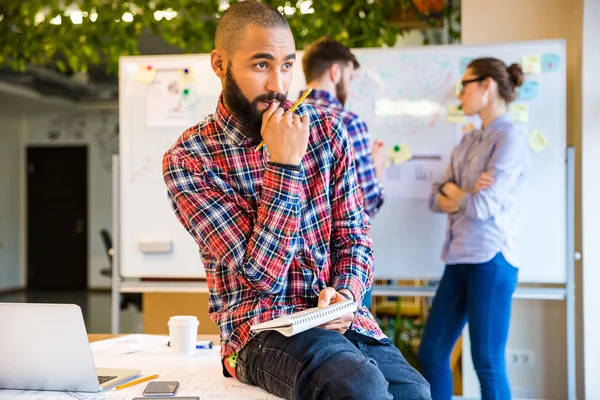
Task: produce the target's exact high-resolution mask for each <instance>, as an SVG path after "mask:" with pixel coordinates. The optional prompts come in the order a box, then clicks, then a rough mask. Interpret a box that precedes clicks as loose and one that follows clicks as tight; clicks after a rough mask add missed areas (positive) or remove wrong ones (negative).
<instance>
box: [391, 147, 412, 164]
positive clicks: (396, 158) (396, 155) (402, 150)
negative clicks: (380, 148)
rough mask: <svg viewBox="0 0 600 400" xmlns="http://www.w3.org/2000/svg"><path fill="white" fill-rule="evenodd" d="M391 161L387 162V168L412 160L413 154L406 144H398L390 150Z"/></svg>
mask: <svg viewBox="0 0 600 400" xmlns="http://www.w3.org/2000/svg"><path fill="white" fill-rule="evenodd" d="M388 155H389V157H390V158H389V160H388V162H387V165H386V166H387V167H389V166H390V165H391V163H394V165H398V164H402V163H403V162H406V161H408V160H410V159H411V158H412V152H411V151H410V149H409V148H408V145H407V144H406V143H402V144H397V145H395V146H394V147H392V148H391V149H389V150H388Z"/></svg>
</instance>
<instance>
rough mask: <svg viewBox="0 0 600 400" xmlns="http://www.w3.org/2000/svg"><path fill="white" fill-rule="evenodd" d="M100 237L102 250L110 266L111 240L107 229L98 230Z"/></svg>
mask: <svg viewBox="0 0 600 400" xmlns="http://www.w3.org/2000/svg"><path fill="white" fill-rule="evenodd" d="M100 237H101V238H102V243H104V248H105V250H106V256H107V257H108V261H109V262H110V265H111V266H112V255H113V251H112V238H111V236H110V233H109V232H108V230H107V229H100Z"/></svg>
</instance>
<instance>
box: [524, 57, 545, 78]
mask: <svg viewBox="0 0 600 400" xmlns="http://www.w3.org/2000/svg"><path fill="white" fill-rule="evenodd" d="M521 67H522V68H523V72H524V73H526V74H539V73H540V72H542V60H541V57H540V56H524V57H523V58H521Z"/></svg>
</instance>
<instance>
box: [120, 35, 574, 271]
mask: <svg viewBox="0 0 600 400" xmlns="http://www.w3.org/2000/svg"><path fill="white" fill-rule="evenodd" d="M353 52H354V53H355V54H356V56H357V58H358V60H359V62H360V64H361V68H360V69H359V70H358V71H357V72H358V73H357V74H356V78H355V79H354V80H353V82H352V90H351V91H350V97H349V98H348V101H347V104H346V105H347V107H348V109H350V110H352V111H354V112H356V113H357V114H359V115H360V116H361V117H362V118H363V119H364V120H365V121H366V123H367V125H368V127H369V131H370V134H371V139H378V140H381V141H383V142H384V143H385V144H386V146H387V147H388V148H393V147H394V146H396V145H404V144H406V145H408V146H409V148H410V150H411V152H412V154H413V159H412V160H411V161H408V162H406V163H403V164H399V165H395V164H393V163H392V165H391V166H390V167H389V168H388V169H387V170H386V182H385V185H386V200H385V203H384V206H383V207H382V209H381V211H380V213H379V214H378V215H377V216H376V217H375V218H373V219H372V221H371V222H372V229H371V235H372V237H373V242H374V250H375V277H376V278H378V279H387V278H390V279H439V277H440V276H441V273H442V271H443V263H442V261H441V259H440V255H441V250H442V244H443V241H444V234H445V229H446V216H445V215H443V214H434V213H432V212H430V211H429V210H428V208H427V201H426V199H424V196H425V195H426V194H427V193H428V192H429V188H430V186H431V181H432V180H435V179H436V178H437V176H438V175H439V173H441V170H443V168H444V167H445V165H446V163H447V161H448V157H449V155H450V152H451V151H452V148H453V147H454V145H455V144H456V143H457V141H458V140H460V138H461V135H462V132H463V127H465V126H466V125H468V124H469V123H472V124H474V125H475V126H477V125H478V124H479V121H478V120H477V118H467V119H465V121H464V122H461V123H451V122H448V110H449V107H451V106H453V105H457V104H458V100H456V98H455V84H456V82H458V81H459V80H460V78H461V76H462V71H463V70H464V68H465V66H466V64H468V61H469V60H470V59H472V58H476V57H486V56H491V57H496V58H500V59H502V60H503V61H505V62H506V63H507V64H510V63H512V62H522V57H528V56H537V57H540V58H541V59H542V63H541V65H544V67H545V68H544V72H541V73H535V74H527V75H526V81H527V82H528V83H527V86H526V88H525V90H522V95H523V96H525V98H524V99H518V100H516V101H515V103H516V104H519V105H522V106H524V107H526V108H527V111H528V113H527V114H528V119H527V121H521V122H517V123H518V125H520V126H521V127H522V128H524V129H527V130H529V131H532V132H533V131H534V130H539V131H540V132H542V133H543V135H544V136H545V138H546V140H547V146H546V148H544V149H543V150H542V151H541V152H540V153H538V154H536V155H535V156H534V160H533V168H532V170H531V173H530V177H529V188H528V191H527V194H526V199H525V211H524V215H523V220H522V223H521V229H520V234H519V237H518V250H519V254H520V258H521V269H520V272H519V281H520V282H529V283H563V282H564V281H565V262H566V164H565V151H566V62H565V43H564V41H563V40H552V41H532V42H515V43H505V44H493V45H485V46H484V45H478V46H462V45H450V46H422V47H414V48H394V49H356V50H353ZM297 56H298V60H300V59H301V57H302V52H298V54H297ZM148 63H151V64H155V65H157V66H158V68H165V69H169V68H184V67H185V66H193V67H194V68H195V75H196V78H197V79H196V81H195V83H194V84H195V85H197V87H198V91H199V93H200V94H201V96H199V97H200V101H199V103H198V104H197V105H196V106H194V107H190V108H189V110H188V112H189V113H190V120H192V121H194V122H196V121H200V120H201V119H202V118H204V116H205V115H207V114H209V113H212V112H214V110H215V107H216V101H217V98H218V95H219V93H220V90H221V87H220V82H219V80H218V78H217V77H216V76H215V75H214V72H213V71H212V70H211V68H210V62H209V57H208V55H183V56H161V57H156V56H154V57H153V56H136V57H123V58H122V59H121V66H120V68H121V73H120V77H119V79H120V84H121V90H120V96H121V98H120V119H121V138H120V140H121V171H120V172H121V173H120V176H121V205H120V206H121V242H122V243H121V254H122V259H121V261H122V264H121V265H122V271H121V272H122V274H123V275H124V276H139V277H141V276H148V277H158V276H161V277H202V276H204V271H203V269H202V267H201V263H200V258H199V254H198V249H197V246H196V245H195V243H194V242H193V240H192V239H191V237H190V235H189V234H188V233H187V232H186V231H185V230H184V229H183V228H182V227H181V226H180V224H179V222H178V221H177V220H176V219H175V217H174V214H173V212H172V210H171V208H170V205H169V204H168V202H167V200H166V191H165V186H164V183H163V181H162V176H161V171H160V162H161V158H162V153H164V150H166V148H168V146H169V145H170V144H171V143H172V142H174V141H175V140H176V138H177V137H178V136H179V135H180V134H181V133H182V132H183V130H184V129H185V128H186V127H187V126H181V127H178V128H175V127H169V128H156V129H149V128H146V122H147V119H146V118H145V117H144V114H145V112H146V110H145V108H144V104H145V97H146V94H147V90H148V85H145V84H141V83H139V82H136V80H135V76H136V73H137V71H138V68H139V67H140V66H143V65H145V64H148ZM550 63H551V64H550ZM548 69H549V71H548ZM158 75H159V73H158V72H157V76H158ZM304 88H305V82H304V77H303V74H302V67H301V62H296V63H295V66H294V81H293V83H292V86H291V87H290V90H289V92H288V97H289V98H290V99H291V100H295V99H297V98H298V95H299V93H300V91H301V90H303V89H304ZM194 122H192V124H193V123H194ZM139 171H142V172H141V173H140V172H139ZM140 175H141V176H140ZM406 176H410V177H412V178H413V179H412V180H410V179H408V180H407V179H406ZM415 176H420V178H419V179H414V177H415ZM144 240H147V241H153V240H164V241H169V240H170V241H171V242H172V243H173V247H172V252H171V253H169V254H164V255H143V254H141V253H140V252H139V250H138V249H137V246H136V243H139V242H140V241H144Z"/></svg>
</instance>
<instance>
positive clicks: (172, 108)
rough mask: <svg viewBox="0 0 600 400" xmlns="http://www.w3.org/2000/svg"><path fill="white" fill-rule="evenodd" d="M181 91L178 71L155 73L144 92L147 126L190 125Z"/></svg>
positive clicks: (181, 86)
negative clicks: (146, 90)
mask: <svg viewBox="0 0 600 400" xmlns="http://www.w3.org/2000/svg"><path fill="white" fill-rule="evenodd" d="M183 91H184V87H183V85H182V84H181V82H180V77H179V72H178V71H176V70H175V71H173V70H168V71H158V72H157V73H156V76H155V78H154V81H153V82H152V84H151V85H150V86H149V87H148V92H147V93H146V124H147V126H148V127H149V128H167V127H173V128H175V127H177V128H187V127H189V126H191V125H192V121H191V119H190V116H189V114H188V112H187V108H186V106H185V104H184V101H183Z"/></svg>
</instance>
